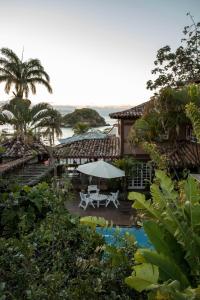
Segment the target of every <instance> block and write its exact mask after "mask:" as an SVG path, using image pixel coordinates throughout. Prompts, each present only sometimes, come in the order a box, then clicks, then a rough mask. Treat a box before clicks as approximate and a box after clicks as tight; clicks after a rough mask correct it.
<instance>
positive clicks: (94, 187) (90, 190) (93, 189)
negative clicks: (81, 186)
mask: <svg viewBox="0 0 200 300" xmlns="http://www.w3.org/2000/svg"><path fill="white" fill-rule="evenodd" d="M90 193H96V194H98V193H99V189H98V187H97V185H88V194H90Z"/></svg>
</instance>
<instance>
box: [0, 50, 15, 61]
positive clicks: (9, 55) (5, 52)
mask: <svg viewBox="0 0 200 300" xmlns="http://www.w3.org/2000/svg"><path fill="white" fill-rule="evenodd" d="M0 52H1V54H2V55H4V56H6V57H7V58H8V59H9V60H10V61H12V62H15V63H19V62H20V59H19V57H18V56H17V55H16V54H15V53H14V52H13V51H12V50H11V49H9V48H1V50H0Z"/></svg>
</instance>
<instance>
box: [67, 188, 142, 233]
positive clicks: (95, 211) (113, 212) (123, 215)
mask: <svg viewBox="0 0 200 300" xmlns="http://www.w3.org/2000/svg"><path fill="white" fill-rule="evenodd" d="M119 202H120V205H119V206H118V208H115V207H114V205H112V204H110V205H109V206H107V207H105V206H100V207H99V208H97V207H95V208H93V207H92V206H88V207H87V209H86V210H83V209H82V208H81V207H79V203H80V196H79V194H78V193H76V194H75V198H74V199H73V200H72V201H69V202H66V208H67V209H68V210H69V212H70V213H71V214H73V215H75V216H78V217H84V216H96V217H103V218H105V219H106V220H108V221H109V222H112V223H113V224H114V225H117V226H129V227H130V226H133V225H136V224H137V222H136V221H137V216H136V211H135V210H134V209H133V208H131V204H132V203H131V201H128V200H120V201H119Z"/></svg>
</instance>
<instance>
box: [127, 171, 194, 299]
mask: <svg viewBox="0 0 200 300" xmlns="http://www.w3.org/2000/svg"><path fill="white" fill-rule="evenodd" d="M129 199H130V200H134V204H133V207H134V208H136V209H139V210H143V211H144V212H145V213H146V214H147V216H148V220H146V221H144V223H143V226H144V229H145V231H146V233H147V235H148V237H149V239H150V241H151V242H152V244H153V245H154V248H155V250H149V249H141V250H138V251H137V252H136V253H135V256H134V261H135V262H136V263H137V265H136V266H135V267H134V268H133V273H132V275H131V276H129V277H127V278H126V282H127V284H128V285H129V286H132V287H133V288H134V289H136V290H137V291H139V292H141V291H143V290H150V291H151V292H150V294H149V299H169V300H170V299H171V300H173V299H180V300H186V299H187V300H192V299H199V297H200V275H199V274H200V252H199V247H200V222H199V220H200V187H199V185H198V183H197V182H196V181H195V179H193V178H192V177H189V178H188V180H187V181H183V182H179V183H176V182H173V181H172V180H171V179H170V177H168V176H167V175H166V174H165V173H164V172H163V171H157V172H156V178H155V182H154V183H153V184H152V186H151V199H149V200H146V199H145V196H144V195H143V194H140V193H136V192H131V193H130V195H129Z"/></svg>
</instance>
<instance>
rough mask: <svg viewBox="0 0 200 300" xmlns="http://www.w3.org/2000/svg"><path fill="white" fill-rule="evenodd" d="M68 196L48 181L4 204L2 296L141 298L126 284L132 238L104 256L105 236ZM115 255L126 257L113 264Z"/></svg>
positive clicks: (0, 244) (10, 197)
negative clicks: (73, 211)
mask: <svg viewBox="0 0 200 300" xmlns="http://www.w3.org/2000/svg"><path fill="white" fill-rule="evenodd" d="M68 197H70V195H68ZM65 200H66V195H65V198H64V197H63V196H62V194H61V193H59V194H56V192H55V190H53V189H51V188H49V187H48V185H47V184H45V183H42V184H39V185H37V186H35V187H33V188H29V187H24V188H23V189H22V190H21V191H18V192H15V193H12V194H9V195H7V199H6V200H5V201H4V203H3V206H2V209H1V224H2V227H1V238H0V265H1V269H0V278H1V282H0V299H8V300H10V299H31V300H36V299H70V300H79V299H81V300H84V299H85V300H86V299H87V300H90V299H91V300H93V299H97V300H98V299H99V300H100V299H105V300H106V299H109V300H110V299H111V300H112V299H113V300H114V299H122V300H123V299H124V300H125V299H126V300H128V299H133V298H134V299H140V295H139V293H137V292H135V291H133V290H131V289H130V288H129V287H127V286H126V285H125V283H124V278H125V277H126V276H128V274H129V273H130V271H131V267H130V264H129V260H130V258H131V256H132V253H133V252H134V251H135V245H134V243H131V242H128V241H126V242H124V243H126V246H124V247H123V246H122V247H121V248H120V249H117V248H115V247H113V249H112V251H110V254H109V255H108V256H106V257H105V255H104V240H103V238H102V237H101V236H100V235H99V234H97V233H96V231H94V230H92V229H90V228H89V227H86V226H83V225H80V222H79V219H78V218H77V217H73V216H72V215H70V214H69V213H68V212H67V210H66V209H65V207H64V202H65ZM124 245H125V244H124ZM119 254H120V256H119ZM116 255H118V256H117V257H118V258H119V257H121V258H123V259H120V260H119V262H120V264H119V263H114V261H115V260H114V259H113V258H114V257H115V256H116ZM116 261H117V260H116Z"/></svg>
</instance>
